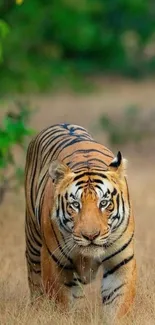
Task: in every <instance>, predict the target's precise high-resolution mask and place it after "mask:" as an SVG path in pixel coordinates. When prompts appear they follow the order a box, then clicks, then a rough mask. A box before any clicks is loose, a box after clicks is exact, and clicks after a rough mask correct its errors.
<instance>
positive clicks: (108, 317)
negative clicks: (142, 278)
mask: <svg viewBox="0 0 155 325" xmlns="http://www.w3.org/2000/svg"><path fill="white" fill-rule="evenodd" d="M135 282H136V262H135V259H134V258H133V257H132V256H131V257H128V258H126V259H125V260H123V261H122V263H121V262H120V263H119V264H116V265H113V266H112V265H109V267H106V268H105V272H104V275H103V281H102V290H101V293H102V302H103V305H104V308H103V310H104V317H105V318H104V319H105V321H106V323H107V324H108V325H113V324H115V323H117V321H118V320H119V319H120V318H122V317H123V316H124V315H125V314H127V312H128V311H129V309H130V307H131V305H132V303H133V300H134V297H135Z"/></svg>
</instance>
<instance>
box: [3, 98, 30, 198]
mask: <svg viewBox="0 0 155 325" xmlns="http://www.w3.org/2000/svg"><path fill="white" fill-rule="evenodd" d="M15 106H16V112H12V111H11V112H8V113H7V114H5V116H4V118H3V120H2V123H1V126H0V203H2V201H3V199H4V195H5V193H6V192H7V191H9V190H16V189H18V188H19V186H20V185H21V183H22V182H23V173H24V172H23V166H22V165H20V164H19V160H20V159H19V157H20V156H24V157H25V148H26V146H27V138H28V137H29V136H31V135H32V134H33V133H34V131H33V130H31V128H30V127H29V120H30V116H31V111H30V109H29V107H28V106H27V104H23V103H21V102H16V103H15ZM19 151H21V152H19ZM23 154H24V155H23ZM22 163H23V162H22Z"/></svg>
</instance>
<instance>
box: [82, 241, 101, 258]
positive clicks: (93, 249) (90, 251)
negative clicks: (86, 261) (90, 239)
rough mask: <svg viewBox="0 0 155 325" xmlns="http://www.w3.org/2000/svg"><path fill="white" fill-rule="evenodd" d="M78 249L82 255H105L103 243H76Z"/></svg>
mask: <svg viewBox="0 0 155 325" xmlns="http://www.w3.org/2000/svg"><path fill="white" fill-rule="evenodd" d="M78 250H79V251H80V253H81V254H82V255H83V256H87V257H100V256H104V255H105V247H104V245H97V244H94V243H90V244H88V245H87V246H83V245H78Z"/></svg>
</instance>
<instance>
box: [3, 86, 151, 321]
mask: <svg viewBox="0 0 155 325" xmlns="http://www.w3.org/2000/svg"><path fill="white" fill-rule="evenodd" d="M117 87H118V88H119V89H122V90H121V93H123V94H124V97H123V98H122V97H120V94H117V91H115V90H114V89H113V88H112V89H113V90H112V91H111V93H110V90H107V92H106V94H105V95H104V94H103V96H101V95H100V96H99V101H97V98H98V95H97V96H96V102H95V95H93V98H94V99H93V100H94V109H95V107H96V113H95V112H94V110H93V107H92V106H91V110H90V106H89V105H90V104H92V102H91V99H90V96H89V98H88V100H86V98H83V99H78V98H77V99H76V98H73V97H72V96H71V97H69V98H68V97H67V99H66V97H65V99H64V100H63V99H62V98H60V99H59V98H57V99H55V98H54V99H51V100H50V98H48V100H47V102H44V100H42V101H41V104H40V105H42V106H43V107H44V110H46V114H45V112H44V111H43V110H41V111H40V113H39V114H38V115H37V117H36V118H35V121H34V122H33V126H35V127H36V125H37V127H38V128H39V129H41V128H42V127H44V126H45V125H47V124H49V118H50V116H51V118H50V119H51V122H50V123H51V124H52V123H55V122H60V121H62V120H69V121H70V122H74V123H81V124H82V125H84V126H86V127H88V126H89V125H90V124H91V123H92V121H93V120H94V117H95V118H96V119H97V118H98V116H99V114H100V113H101V112H105V111H106V110H107V106H106V105H107V103H109V104H108V109H109V111H110V113H112V110H113V109H114V107H115V103H117V107H119V102H120V107H121V105H123V106H125V103H126V104H129V103H131V102H133V98H134V103H136V98H137V102H138V100H141V96H143V91H144V90H145V89H146V93H148V94H149V97H148V98H149V99H148V107H149V100H151V101H152V102H153V101H154V100H153V96H154V99H155V93H154V90H153V91H152V93H151V90H150V88H149V87H148V88H147V85H146V88H145V87H144V85H143V91H142V92H141V89H142V88H141V87H140V86H139V85H138V86H137V87H138V90H137V95H136V91H135V85H133V87H132V86H131V84H129V85H128V84H127V85H125V86H124V85H122V88H121V86H119V85H117ZM123 87H126V88H123ZM153 89H154V87H153ZM129 94H130V100H129ZM132 94H133V98H132ZM113 95H115V96H114V98H113V101H112V99H111V97H112V96H113ZM104 96H105V97H104ZM108 96H109V97H108ZM125 96H127V98H126V97H125ZM136 96H137V97H136ZM151 96H152V97H151ZM101 97H102V103H103V104H102V105H101ZM104 98H105V100H106V101H105V104H104ZM108 98H109V102H108ZM67 100H68V103H69V105H70V106H67ZM145 100H146V96H145ZM53 101H54V102H53ZM71 102H72V104H73V106H72V105H71ZM154 102H155V101H154ZM54 103H55V104H56V112H57V115H56V113H54V111H52V110H51V109H50V108H48V107H54V106H53V104H54ZM122 103H123V104H122ZM48 105H49V106H48ZM74 105H75V106H76V107H77V106H78V107H79V111H78V114H77V111H76V112H75V111H74V109H73V111H74V113H75V115H74V113H73V111H72V109H71V107H74ZM95 105H96V106H95ZM68 107H70V109H69V108H68ZM84 107H85V108H86V110H85V112H84ZM80 110H81V115H82V114H83V115H82V116H84V117H85V119H83V118H81V117H80ZM61 114H62V115H61ZM69 114H70V115H69ZM62 116H63V117H62ZM69 116H70V117H69ZM88 116H89V118H88V119H87V117H88ZM60 117H62V118H60ZM80 119H81V121H80ZM98 139H99V140H100V141H102V142H104V139H102V138H101V137H100V138H99V136H98ZM152 146H153V144H152V145H150V144H148V143H147V144H144V145H142V146H141V147H140V148H138V150H139V152H138V153H137V148H135V147H134V146H132V147H130V148H124V149H123V153H125V155H126V157H127V158H128V160H129V167H128V168H129V170H128V174H129V177H128V178H129V185H130V189H131V194H132V198H133V204H134V211H135V217H136V218H135V219H136V241H135V244H136V245H135V246H136V256H137V263H138V284H137V296H136V301H135V304H134V306H133V310H132V312H131V315H130V318H128V319H126V320H123V322H122V324H124V325H131V324H134V325H154V324H155V255H154V252H155V163H154V162H155V150H152ZM154 147H155V146H154ZM24 245H25V244H24V196H23V192H21V193H20V195H13V194H9V195H7V197H6V199H5V202H4V203H3V205H2V206H0V324H1V325H27V324H30V325H58V324H59V325H61V324H62V325H77V324H78V325H79V324H80V325H88V324H89V325H99V324H104V322H103V321H102V315H101V309H100V306H99V304H98V302H97V298H96V301H95V302H94V301H93V303H92V301H91V298H90V297H91V296H90V295H87V297H86V299H85V304H84V305H83V304H82V306H80V305H78V306H75V308H74V309H73V310H72V311H70V312H68V313H65V312H64V313H62V312H61V311H60V310H59V309H58V307H56V306H54V302H50V303H49V302H48V301H44V302H43V303H42V304H41V305H40V306H38V307H37V306H30V305H29V293H28V287H27V274H26V264H25V258H24V250H25V247H24ZM93 300H94V297H93ZM81 309H82V311H81Z"/></svg>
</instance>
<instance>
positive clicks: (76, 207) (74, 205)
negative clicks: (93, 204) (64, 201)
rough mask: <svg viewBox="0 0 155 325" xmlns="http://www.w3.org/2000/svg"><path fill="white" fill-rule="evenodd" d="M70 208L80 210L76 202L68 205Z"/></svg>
mask: <svg viewBox="0 0 155 325" xmlns="http://www.w3.org/2000/svg"><path fill="white" fill-rule="evenodd" d="M70 206H71V207H73V208H75V209H80V203H79V202H77V201H74V202H72V203H70Z"/></svg>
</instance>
